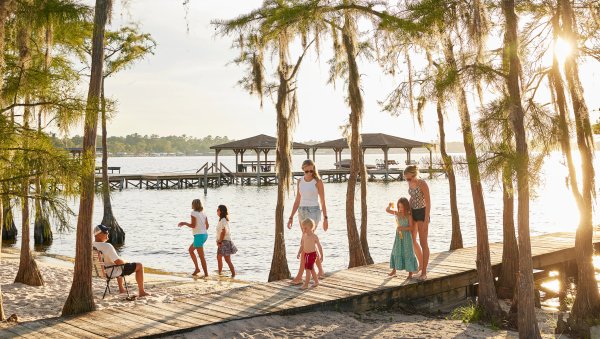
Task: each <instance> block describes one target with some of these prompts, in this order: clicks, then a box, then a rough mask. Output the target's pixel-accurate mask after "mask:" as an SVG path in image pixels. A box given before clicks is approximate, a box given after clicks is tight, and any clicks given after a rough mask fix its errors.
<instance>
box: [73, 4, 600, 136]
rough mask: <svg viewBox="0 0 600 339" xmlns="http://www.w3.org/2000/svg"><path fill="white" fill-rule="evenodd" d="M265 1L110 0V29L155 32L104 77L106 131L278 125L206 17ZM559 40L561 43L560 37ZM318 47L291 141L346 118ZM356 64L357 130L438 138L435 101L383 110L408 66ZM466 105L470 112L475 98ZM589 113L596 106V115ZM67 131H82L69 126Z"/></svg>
mask: <svg viewBox="0 0 600 339" xmlns="http://www.w3.org/2000/svg"><path fill="white" fill-rule="evenodd" d="M88 2H89V1H88ZM123 3H125V7H123ZM261 3H262V1H261V0H243V1H242V0H231V1H214V0H203V1H199V0H192V1H190V4H189V6H188V8H186V7H184V6H183V5H182V4H181V1H161V0H144V1H141V0H130V1H127V2H121V1H117V2H115V9H114V11H113V20H112V24H111V26H110V29H116V28H117V27H119V26H120V25H122V24H124V23H131V22H134V23H137V24H139V26H140V29H141V30H142V31H143V32H147V33H151V34H152V36H153V38H154V39H155V40H156V41H157V43H158V47H157V48H156V52H155V55H151V56H149V57H147V58H146V59H145V60H143V61H141V62H139V63H137V64H136V65H134V66H133V68H131V69H129V70H126V71H123V72H121V73H119V74H116V75H115V76H114V77H111V78H110V79H109V80H107V82H106V91H107V95H108V96H110V97H112V98H113V99H116V100H117V101H118V111H117V114H116V116H115V117H114V118H113V120H112V121H111V122H110V124H109V134H110V135H126V134H131V133H134V132H137V133H140V134H157V135H161V136H164V135H181V134H187V135H190V136H194V137H203V136H206V135H209V134H210V135H213V136H214V135H221V136H224V135H226V136H228V137H230V138H237V139H239V138H244V137H248V136H252V135H256V134H259V133H265V134H270V135H275V129H276V126H275V112H274V107H273V103H272V101H271V100H270V99H266V100H265V104H264V108H263V109H261V108H260V105H259V101H258V99H257V98H255V97H251V96H250V95H249V94H248V93H246V92H245V91H244V90H243V89H242V88H240V87H239V86H237V85H236V84H237V81H238V80H240V78H241V77H242V76H243V75H244V69H243V68H241V67H239V66H236V65H234V64H231V63H230V62H231V60H233V59H234V57H235V56H236V51H235V50H233V49H232V48H231V44H232V40H231V38H230V37H225V38H224V37H219V36H216V35H215V28H214V27H213V26H212V25H211V20H215V19H230V18H233V17H235V16H237V15H240V14H243V13H247V12H248V11H250V10H252V9H254V8H257V7H258V6H259V5H260V4H261ZM186 13H187V14H186ZM188 29H189V30H188ZM327 43H328V42H326V41H325V42H323V46H328V45H326V44H327ZM560 48H561V50H564V46H561V47H560ZM323 49H324V50H325V51H324V52H323V54H322V55H321V56H320V58H318V57H317V56H316V55H314V53H313V54H311V55H310V57H309V58H308V59H307V60H306V61H305V63H304V65H303V68H302V69H301V72H300V75H299V87H298V98H299V107H300V117H301V119H300V122H299V124H298V127H297V128H296V133H295V139H296V140H297V141H307V140H325V139H332V138H338V137H340V135H341V132H340V129H339V127H340V126H341V125H343V124H345V123H346V122H347V117H348V108H347V106H346V103H345V91H344V83H343V82H342V81H340V82H338V83H337V86H336V88H334V87H333V86H332V85H329V84H327V78H328V75H329V74H328V72H329V66H328V65H327V59H328V58H329V56H328V53H327V47H325V48H323ZM293 57H294V58H295V56H293ZM416 62H419V60H416V61H415V63H416ZM359 67H360V72H361V75H362V77H361V81H362V89H363V94H364V102H365V118H364V125H363V132H382V133H388V134H393V135H398V136H403V137H408V138H414V139H418V140H423V141H433V140H438V128H437V118H436V115H435V112H434V110H433V107H427V109H426V111H425V121H424V127H423V128H420V127H418V125H417V124H416V122H415V121H414V119H413V117H412V116H411V114H410V113H409V112H408V111H407V112H405V113H403V114H401V116H399V117H392V116H390V114H389V113H386V112H382V111H381V106H380V104H379V103H378V102H379V101H381V100H384V99H385V97H386V95H387V94H388V93H389V92H390V91H391V90H392V89H393V88H394V84H396V83H398V82H399V81H401V79H402V78H403V77H405V74H399V76H398V78H396V79H394V78H391V77H388V76H385V75H383V72H382V71H381V69H380V68H379V66H377V65H376V64H374V63H369V62H367V61H365V60H359ZM581 74H582V75H584V78H583V81H584V82H585V85H586V86H585V88H597V87H598V84H597V83H596V82H597V81H596V80H594V78H593V76H592V75H593V74H595V72H594V71H593V70H588V69H586V67H585V65H584V66H583V67H582V72H581ZM471 94H472V93H471ZM587 94H588V96H589V104H590V108H592V109H594V110H595V109H596V108H597V106H598V101H597V99H596V98H595V96H590V94H592V93H587ZM450 109H451V108H450ZM472 110H473V114H474V116H475V117H476V110H475V108H473V109H472ZM595 116H596V115H595V113H594V115H593V117H594V119H595ZM458 124H459V121H458V117H457V115H456V114H453V112H452V111H449V112H448V121H447V122H446V134H447V140H449V141H459V140H461V139H462V137H461V134H460V132H459V125H458ZM71 134H73V135H74V134H81V131H79V129H75V130H73V131H71Z"/></svg>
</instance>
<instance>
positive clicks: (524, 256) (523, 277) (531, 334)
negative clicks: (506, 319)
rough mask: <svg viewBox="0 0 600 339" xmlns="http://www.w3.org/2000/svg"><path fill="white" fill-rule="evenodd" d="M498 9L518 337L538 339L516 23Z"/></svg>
mask: <svg viewBox="0 0 600 339" xmlns="http://www.w3.org/2000/svg"><path fill="white" fill-rule="evenodd" d="M502 9H503V12H504V17H505V20H506V27H505V35H504V55H505V59H506V60H507V62H508V67H509V69H508V77H507V78H506V86H507V88H508V94H509V107H510V108H509V109H510V121H511V123H512V127H513V133H514V136H515V149H516V159H515V169H516V175H517V191H518V198H517V199H518V200H517V201H518V210H517V220H518V232H519V279H518V282H519V285H518V286H519V288H518V296H519V310H518V315H519V337H521V338H541V335H540V330H539V328H538V323H537V320H536V317H535V299H534V288H533V264H532V262H531V240H530V232H529V150H528V145H527V135H526V132H525V123H524V120H525V111H524V110H523V105H522V103H521V85H520V82H519V74H520V72H521V61H520V60H519V54H518V49H519V40H518V39H519V37H518V35H517V28H518V27H517V25H518V19H517V14H516V13H515V1H514V0H503V1H502Z"/></svg>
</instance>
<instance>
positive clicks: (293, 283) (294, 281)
mask: <svg viewBox="0 0 600 339" xmlns="http://www.w3.org/2000/svg"><path fill="white" fill-rule="evenodd" d="M300 284H302V280H292V281H290V285H292V286H295V285H300Z"/></svg>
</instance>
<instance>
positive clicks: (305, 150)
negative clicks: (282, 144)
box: [304, 148, 310, 159]
mask: <svg viewBox="0 0 600 339" xmlns="http://www.w3.org/2000/svg"><path fill="white" fill-rule="evenodd" d="M304 152H306V159H310V148H305V149H304Z"/></svg>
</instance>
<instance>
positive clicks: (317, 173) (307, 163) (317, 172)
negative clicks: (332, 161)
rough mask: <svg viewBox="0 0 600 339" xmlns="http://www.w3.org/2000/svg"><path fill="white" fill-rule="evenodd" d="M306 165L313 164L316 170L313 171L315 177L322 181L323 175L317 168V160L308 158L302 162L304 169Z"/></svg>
mask: <svg viewBox="0 0 600 339" xmlns="http://www.w3.org/2000/svg"><path fill="white" fill-rule="evenodd" d="M305 166H312V167H313V170H314V171H315V172H314V173H313V177H314V178H315V179H317V181H321V176H320V175H319V171H318V170H317V165H315V162H314V161H312V160H310V159H306V160H304V161H303V162H302V170H304V167H305Z"/></svg>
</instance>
